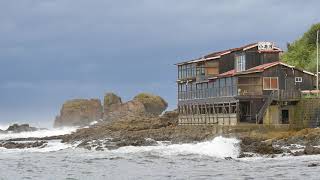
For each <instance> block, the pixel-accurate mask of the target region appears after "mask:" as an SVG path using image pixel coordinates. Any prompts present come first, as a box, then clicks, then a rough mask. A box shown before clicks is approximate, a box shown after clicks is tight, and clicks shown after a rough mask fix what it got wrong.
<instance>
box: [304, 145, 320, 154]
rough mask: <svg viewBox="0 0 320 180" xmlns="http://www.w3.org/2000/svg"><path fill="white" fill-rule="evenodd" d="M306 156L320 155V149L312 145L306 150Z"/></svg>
mask: <svg viewBox="0 0 320 180" xmlns="http://www.w3.org/2000/svg"><path fill="white" fill-rule="evenodd" d="M304 154H306V155H315V154H320V148H317V147H313V146H311V145H307V146H306V147H305V148H304Z"/></svg>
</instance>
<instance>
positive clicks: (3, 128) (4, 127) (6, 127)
mask: <svg viewBox="0 0 320 180" xmlns="http://www.w3.org/2000/svg"><path fill="white" fill-rule="evenodd" d="M8 127H9V125H4V124H0V130H6V129H8Z"/></svg>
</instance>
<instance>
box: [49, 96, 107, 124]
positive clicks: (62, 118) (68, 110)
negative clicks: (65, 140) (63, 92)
mask: <svg viewBox="0 0 320 180" xmlns="http://www.w3.org/2000/svg"><path fill="white" fill-rule="evenodd" d="M102 113H103V112H102V105H101V102H100V100H99V99H90V100H88V99H75V100H71V101H67V102H66V103H64V104H63V106H62V109H61V111H60V115H59V116H57V117H56V119H55V122H54V126H55V127H61V126H87V125H89V124H90V123H91V122H93V121H97V120H100V119H101V118H102Z"/></svg>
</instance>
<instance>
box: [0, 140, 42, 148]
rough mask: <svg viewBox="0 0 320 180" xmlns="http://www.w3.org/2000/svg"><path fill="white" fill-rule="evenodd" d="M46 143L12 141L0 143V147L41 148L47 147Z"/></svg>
mask: <svg viewBox="0 0 320 180" xmlns="http://www.w3.org/2000/svg"><path fill="white" fill-rule="evenodd" d="M47 143H48V142H47V141H35V142H14V141H0V147H2V148H6V149H24V148H43V147H45V146H46V145H47Z"/></svg>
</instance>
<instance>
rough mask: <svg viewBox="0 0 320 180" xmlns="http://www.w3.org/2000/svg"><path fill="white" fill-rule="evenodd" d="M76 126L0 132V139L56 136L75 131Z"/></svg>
mask: <svg viewBox="0 0 320 180" xmlns="http://www.w3.org/2000/svg"><path fill="white" fill-rule="evenodd" d="M76 130H77V128H76V127H63V128H56V129H47V130H38V131H33V132H22V133H8V134H0V140H6V139H13V138H29V137H39V138H41V137H48V136H58V135H64V134H70V133H72V132H74V131H76Z"/></svg>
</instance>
